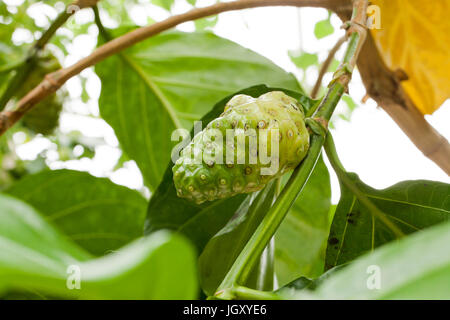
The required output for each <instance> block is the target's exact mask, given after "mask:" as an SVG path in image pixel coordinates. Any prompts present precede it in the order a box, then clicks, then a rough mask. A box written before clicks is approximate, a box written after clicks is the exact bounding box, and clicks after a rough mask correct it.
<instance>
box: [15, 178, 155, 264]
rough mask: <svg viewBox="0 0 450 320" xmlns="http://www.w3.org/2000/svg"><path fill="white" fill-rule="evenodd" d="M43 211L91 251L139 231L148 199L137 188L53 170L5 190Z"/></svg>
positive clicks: (111, 247)
mask: <svg viewBox="0 0 450 320" xmlns="http://www.w3.org/2000/svg"><path fill="white" fill-rule="evenodd" d="M6 192H7V193H9V194H11V195H13V196H15V197H17V198H19V199H21V200H23V201H25V202H27V203H29V204H30V205H32V206H33V207H34V208H36V209H37V210H38V211H40V212H42V213H43V214H44V218H45V220H47V221H48V222H51V223H52V224H54V225H56V226H57V227H59V229H60V230H61V231H62V232H63V233H65V234H66V235H67V236H68V237H69V238H70V239H72V240H74V241H75V242H76V243H78V244H79V245H80V246H81V247H83V248H84V249H86V250H87V251H89V252H91V253H92V254H95V255H101V254H105V253H107V252H109V251H111V250H116V249H117V248H119V247H121V246H123V245H125V244H126V243H128V242H130V241H132V240H133V239H135V238H137V237H139V236H141V235H142V232H143V228H144V219H145V210H146V206H147V201H146V200H145V199H144V198H143V197H142V196H141V195H140V194H139V193H138V192H136V191H134V190H130V189H128V188H126V187H123V186H119V185H116V184H114V183H112V182H111V181H110V180H109V179H106V178H96V177H93V176H91V175H89V174H88V173H85V172H79V171H71V170H56V171H43V172H41V173H38V174H35V175H29V176H26V177H25V178H23V179H22V180H20V181H18V182H17V183H15V184H14V185H13V186H12V187H11V188H9V189H8V190H6Z"/></svg>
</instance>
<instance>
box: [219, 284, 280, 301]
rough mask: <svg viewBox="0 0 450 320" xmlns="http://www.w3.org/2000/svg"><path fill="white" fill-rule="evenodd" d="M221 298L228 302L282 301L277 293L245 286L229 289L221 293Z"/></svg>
mask: <svg viewBox="0 0 450 320" xmlns="http://www.w3.org/2000/svg"><path fill="white" fill-rule="evenodd" d="M220 297H221V298H222V299H227V300H280V297H279V296H278V295H277V294H276V293H273V292H268V291H259V290H254V289H250V288H247V287H243V286H235V287H233V288H227V289H225V290H223V291H221V292H220ZM212 298H213V297H212ZM213 299H214V298H213Z"/></svg>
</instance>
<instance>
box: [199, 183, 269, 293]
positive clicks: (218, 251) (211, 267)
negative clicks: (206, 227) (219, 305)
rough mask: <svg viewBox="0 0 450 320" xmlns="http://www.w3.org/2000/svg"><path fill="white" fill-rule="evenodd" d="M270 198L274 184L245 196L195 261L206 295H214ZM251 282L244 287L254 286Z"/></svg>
mask: <svg viewBox="0 0 450 320" xmlns="http://www.w3.org/2000/svg"><path fill="white" fill-rule="evenodd" d="M274 196H275V183H273V182H271V183H270V184H268V185H267V187H266V188H264V189H263V190H262V191H260V192H259V193H258V195H257V196H255V194H253V196H251V197H248V198H247V199H246V201H244V202H243V203H242V205H241V206H240V207H239V209H238V211H237V212H236V214H235V215H234V216H233V218H232V219H231V220H230V221H229V222H228V223H227V225H226V226H225V227H224V228H223V229H221V230H220V231H219V232H218V233H217V234H216V235H214V237H212V238H211V240H210V241H209V242H208V244H207V245H206V247H205V250H203V253H202V254H201V256H200V258H199V269H200V281H201V286H202V288H203V290H204V291H205V293H206V294H208V295H210V296H212V295H213V294H214V293H215V291H216V289H217V287H218V286H219V285H220V283H221V282H222V280H223V279H224V277H225V275H226V274H227V272H228V271H229V269H230V268H231V266H232V265H233V263H234V261H235V260H236V258H237V257H238V256H239V254H240V253H241V251H242V249H244V247H245V245H246V244H247V242H248V240H249V239H250V238H251V236H252V235H253V233H254V232H255V230H256V228H258V226H259V224H260V223H261V220H262V219H263V218H264V216H265V214H266V213H267V211H268V209H269V208H270V206H271V205H272V203H273V201H274ZM252 280H255V279H252ZM254 282H255V281H253V283H246V284H245V285H246V286H249V287H254V285H255V283H254ZM269 289H272V288H269Z"/></svg>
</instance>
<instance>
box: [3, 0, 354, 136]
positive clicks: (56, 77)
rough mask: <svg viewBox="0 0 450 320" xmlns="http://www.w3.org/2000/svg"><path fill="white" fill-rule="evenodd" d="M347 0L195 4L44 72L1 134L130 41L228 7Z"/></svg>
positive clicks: (335, 6) (6, 117) (341, 5)
mask: <svg viewBox="0 0 450 320" xmlns="http://www.w3.org/2000/svg"><path fill="white" fill-rule="evenodd" d="M77 2H78V3H79V4H80V5H83V6H87V5H88V4H91V2H96V1H95V0H78V1H77ZM348 4H349V3H348V0H239V1H232V2H219V3H216V4H214V5H211V6H208V7H203V8H196V9H193V10H191V11H189V12H186V13H183V14H179V15H175V16H172V17H169V18H168V19H166V20H164V21H161V22H157V23H155V24H152V25H150V26H146V27H142V28H139V29H136V30H133V31H131V32H129V33H127V34H125V35H123V36H121V37H118V38H116V39H114V40H112V41H110V42H108V43H106V44H104V45H102V46H100V47H99V48H97V49H96V50H95V51H94V52H92V54H90V55H89V56H87V57H86V58H84V59H81V60H80V61H78V62H77V63H75V64H74V65H72V66H70V67H68V68H64V69H60V70H58V71H56V72H53V73H50V74H48V75H46V77H45V79H44V80H43V81H42V82H41V83H40V84H39V85H38V86H36V87H35V88H34V89H33V90H31V91H30V92H29V93H28V94H27V95H25V96H24V97H23V98H22V99H21V100H20V101H19V102H18V103H17V106H16V108H15V109H14V110H12V111H4V112H1V113H0V135H2V134H3V133H4V132H5V131H6V130H8V129H9V128H10V127H12V126H13V125H14V124H15V123H16V122H17V121H18V120H19V119H20V118H21V117H22V116H23V115H24V114H25V113H26V112H27V111H28V110H30V109H31V108H32V107H33V106H34V105H36V104H37V103H38V102H40V101H42V100H43V99H44V98H46V97H47V96H48V95H50V94H52V93H54V92H55V91H56V90H58V89H59V88H60V87H61V86H62V85H63V84H64V83H65V82H66V81H67V80H68V79H70V78H72V77H73V76H75V75H77V74H79V73H80V72H81V71H82V70H84V69H86V68H88V67H91V66H93V65H95V64H96V63H98V62H100V61H102V60H104V59H106V58H107V57H109V56H111V55H114V54H116V53H118V52H120V51H122V50H124V49H126V48H129V47H131V46H132V45H134V44H136V43H138V42H140V41H142V40H145V39H147V38H149V37H151V36H154V35H156V34H159V33H161V32H163V31H166V30H168V29H171V28H173V27H175V26H177V25H179V24H181V23H183V22H187V21H191V20H196V19H200V18H204V17H208V16H211V15H215V14H219V13H222V12H227V11H235V10H241V9H247V8H256V7H267V6H297V7H307V6H309V7H320V8H327V9H330V10H333V11H336V12H340V11H341V10H345V9H346V8H347V5H348Z"/></svg>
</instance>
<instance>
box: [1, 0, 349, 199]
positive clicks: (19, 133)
mask: <svg viewBox="0 0 450 320" xmlns="http://www.w3.org/2000/svg"><path fill="white" fill-rule="evenodd" d="M70 3H71V2H70V1H55V0H48V1H36V0H7V1H2V2H1V3H0V39H1V41H0V97H2V96H3V95H4V94H5V91H6V90H7V87H8V81H9V80H11V79H12V78H13V77H14V76H15V73H16V72H18V71H16V70H19V72H20V70H21V69H20V68H21V67H22V66H24V64H25V63H26V61H27V59H29V57H30V56H32V55H33V54H34V53H35V52H34V51H33V50H34V48H33V44H34V43H35V42H36V41H37V40H38V39H39V38H40V37H41V36H42V34H43V33H44V32H45V31H46V30H47V29H48V28H49V26H50V25H51V23H52V22H53V21H54V20H55V19H56V18H57V16H58V15H59V14H60V13H61V12H63V11H64V10H66V8H67V7H68V6H69V5H70ZM143 5H146V6H151V10H150V11H149V10H139V8H141V7H142V6H143ZM176 5H178V6H179V5H182V6H183V8H186V9H189V8H192V7H194V6H196V5H198V1H196V0H180V1H175V0H151V1H150V0H112V1H100V2H99V11H100V16H101V18H102V21H103V23H104V25H105V26H106V27H108V28H114V27H117V26H119V25H120V26H121V27H126V26H130V27H134V26H136V25H147V24H151V23H154V22H155V19H154V17H153V15H152V14H151V13H149V12H152V11H154V12H156V13H157V14H158V15H157V16H158V17H161V16H163V17H165V16H169V14H171V13H173V11H174V7H175V6H176ZM124 8H125V9H124ZM137 11H139V13H138V12H137ZM178 11H179V10H178ZM330 18H331V12H330V13H329V14H328V17H327V18H326V19H323V20H320V21H318V22H317V23H316V25H315V28H314V35H315V37H316V38H317V39H321V38H325V37H327V36H329V35H330V34H333V32H335V30H334V28H333V26H332V24H331V23H330ZM219 19H220V17H218V16H213V17H209V18H205V19H200V20H197V21H195V22H194V28H195V30H197V31H211V32H214V28H215V26H216V25H217V23H218V21H219ZM97 34H98V30H97V26H96V25H95V21H94V14H93V12H92V10H91V9H85V10H83V12H80V13H78V14H76V15H74V16H72V17H70V18H69V19H68V21H67V22H66V23H65V24H64V25H63V26H62V27H60V28H59V29H58V31H57V32H56V34H55V35H54V36H53V37H52V38H51V39H50V41H49V43H48V44H47V45H46V46H45V48H44V49H43V50H39V52H38V53H37V55H36V59H37V60H36V63H34V65H33V67H32V69H31V70H29V72H27V74H28V77H26V79H25V81H24V82H23V84H22V85H21V86H20V88H18V89H16V90H14V91H15V92H14V93H13V95H12V97H11V98H10V99H8V100H9V101H7V103H6V107H7V108H13V107H14V104H15V103H16V102H17V101H18V99H20V98H21V97H22V96H23V95H24V94H26V93H27V92H28V91H29V90H30V89H31V88H33V87H34V86H36V85H37V84H38V83H39V82H40V81H41V80H42V78H43V76H45V74H47V73H50V72H52V71H55V70H56V69H58V68H59V67H60V66H61V65H62V66H68V65H70V64H72V63H74V62H76V61H77V60H79V59H80V58H81V57H82V56H76V55H73V54H71V52H72V51H73V50H72V48H73V47H74V46H76V45H77V41H78V43H79V41H85V42H88V47H89V46H90V47H91V48H92V49H94V48H95V46H96V40H95V43H91V42H92V41H93V40H92V39H96V38H97V37H96V35H97ZM87 36H89V39H88V37H87ZM87 54H89V52H86V53H85V55H87ZM286 54H288V55H289V57H290V59H291V60H292V62H293V63H294V64H295V65H296V66H297V68H298V69H299V70H301V74H302V77H301V78H299V79H298V80H299V82H300V83H301V84H302V87H304V88H305V89H306V90H307V91H309V90H310V89H311V88H310V87H309V86H308V85H307V84H306V81H305V78H306V75H307V74H316V72H317V71H318V69H319V68H320V66H321V63H322V62H323V61H322V59H319V52H305V51H303V50H302V49H301V48H298V50H292V51H290V52H287V53H286ZM323 60H324V59H323ZM337 66H338V61H337V60H336V59H335V60H334V61H333V63H332V64H331V66H330V68H329V72H334V71H335V70H336V68H337ZM93 78H94V79H95V78H96V76H95V74H93V72H92V71H91V70H86V71H84V72H82V73H81V74H80V75H78V76H77V77H76V79H73V80H71V81H69V83H68V84H67V85H66V86H65V87H64V88H63V89H62V90H60V91H59V92H58V93H57V94H55V95H53V96H51V97H49V98H48V99H46V100H45V101H43V102H42V103H41V104H40V105H39V106H37V107H36V108H35V109H34V110H33V111H32V112H31V113H30V114H28V115H27V116H26V117H25V118H24V119H23V121H21V123H20V124H18V125H16V126H15V127H14V128H12V129H11V130H9V131H8V132H7V134H5V135H4V136H3V137H1V138H0V163H1V166H0V190H2V189H6V188H7V187H8V186H10V185H11V183H13V182H14V181H15V180H17V179H19V178H21V177H23V176H25V175H27V174H30V173H35V172H38V171H41V170H43V169H45V168H52V169H59V168H67V167H69V168H76V169H79V168H81V167H83V166H82V165H81V164H80V165H77V163H76V162H77V161H81V162H83V163H84V164H86V162H87V161H92V160H93V159H94V158H95V156H96V151H97V152H98V151H99V150H101V149H102V147H103V148H113V149H115V151H116V153H117V154H119V155H118V156H117V157H116V159H115V160H114V161H115V163H114V164H111V165H110V166H109V167H108V169H106V170H103V172H97V173H96V174H97V175H102V176H110V175H111V174H112V173H113V172H116V171H117V170H120V169H121V168H124V166H128V167H130V166H131V167H133V168H134V167H135V165H134V164H133V163H132V162H131V163H130V161H129V159H128V157H127V155H126V154H124V153H123V152H122V151H121V150H120V148H119V146H118V142H117V141H116V139H115V137H110V138H109V139H108V138H106V139H105V137H104V136H101V135H96V134H92V135H90V134H86V132H81V131H80V130H79V129H77V128H71V126H66V125H65V122H64V121H58V120H59V119H66V118H67V119H70V120H71V121H72V122H73V121H74V119H75V121H78V120H81V119H83V120H84V121H89V120H90V121H92V120H98V121H102V120H100V117H99V110H98V94H97V93H96V92H93V91H95V90H90V89H89V85H90V83H92V81H94V80H93ZM97 81H98V80H97ZM323 92H324V87H322V88H321V89H320V90H319V94H318V96H320V95H321V94H323ZM3 98H4V97H3ZM1 100H2V104H5V102H6V101H4V99H1ZM343 100H344V101H345V103H346V105H347V108H346V109H344V110H343V111H341V112H340V113H339V114H338V115H336V117H335V119H334V121H336V118H337V117H339V118H341V119H344V120H349V119H350V117H351V112H352V110H354V108H355V107H356V103H355V102H354V101H353V100H352V99H351V98H350V97H349V96H346V97H344V99H343ZM2 107H3V106H2ZM86 118H87V119H86ZM37 141H39V143H37ZM24 146H26V147H24ZM33 146H34V147H33ZM21 149H25V150H28V152H20V150H21ZM30 150H31V151H30ZM26 153H28V155H25V154H26ZM29 154H32V155H31V156H30V155H29ZM97 171H102V170H97ZM135 171H137V170H135ZM91 173H92V172H91ZM138 174H139V173H138ZM140 189H141V191H143V192H144V194H146V195H147V196H148V195H149V194H148V191H145V187H143V186H141V187H140Z"/></svg>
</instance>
